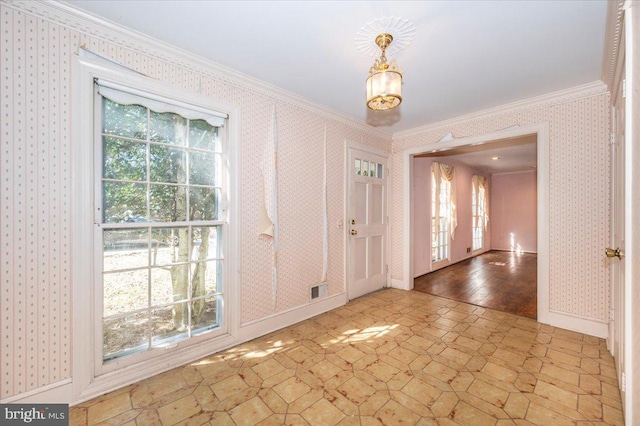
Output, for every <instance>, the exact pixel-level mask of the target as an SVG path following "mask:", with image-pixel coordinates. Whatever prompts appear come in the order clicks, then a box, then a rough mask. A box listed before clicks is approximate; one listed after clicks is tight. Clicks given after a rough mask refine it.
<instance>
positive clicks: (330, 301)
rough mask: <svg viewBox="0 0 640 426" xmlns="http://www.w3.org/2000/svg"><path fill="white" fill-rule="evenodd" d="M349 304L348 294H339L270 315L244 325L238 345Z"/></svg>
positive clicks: (241, 328) (240, 329) (239, 332)
mask: <svg viewBox="0 0 640 426" xmlns="http://www.w3.org/2000/svg"><path fill="white" fill-rule="evenodd" d="M347 302H348V300H347V293H346V292H343V293H338V294H336V295H333V296H328V297H324V298H322V299H319V300H314V301H313V302H309V303H307V304H305V305H302V306H297V307H295V308H292V309H288V310H286V311H282V312H278V313H277V314H273V315H269V316H267V317H265V318H260V319H259V320H255V321H250V322H247V323H245V324H242V325H241V326H240V328H239V330H238V343H242V342H246V341H249V340H252V339H255V338H257V337H260V336H264V335H265V334H269V333H273V332H274V331H276V330H280V329H281V328H284V327H288V326H290V325H293V324H296V323H299V322H301V321H304V320H306V319H309V318H312V317H315V316H317V315H320V314H323V313H325V312H328V311H330V310H332V309H336V308H339V307H340V306H343V305H345V304H346V303H347Z"/></svg>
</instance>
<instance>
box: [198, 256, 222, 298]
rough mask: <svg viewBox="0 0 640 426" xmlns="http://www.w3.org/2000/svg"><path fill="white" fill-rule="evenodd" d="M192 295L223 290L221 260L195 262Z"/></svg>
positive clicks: (203, 294)
mask: <svg viewBox="0 0 640 426" xmlns="http://www.w3.org/2000/svg"><path fill="white" fill-rule="evenodd" d="M191 271H192V272H191V276H192V280H191V289H192V290H191V292H192V293H191V295H192V297H200V296H205V295H209V294H213V293H219V292H221V291H222V286H221V285H219V283H221V281H222V279H221V278H222V264H221V263H220V261H219V260H211V261H208V262H199V263H194V264H193V265H192V267H191Z"/></svg>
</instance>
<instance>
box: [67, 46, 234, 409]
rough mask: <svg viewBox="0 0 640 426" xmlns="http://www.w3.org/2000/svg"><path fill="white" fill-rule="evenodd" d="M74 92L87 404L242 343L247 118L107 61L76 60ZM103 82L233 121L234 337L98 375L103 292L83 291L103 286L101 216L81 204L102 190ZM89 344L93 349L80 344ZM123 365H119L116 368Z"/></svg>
mask: <svg viewBox="0 0 640 426" xmlns="http://www.w3.org/2000/svg"><path fill="white" fill-rule="evenodd" d="M73 75H74V81H73V84H74V86H73V87H74V90H73V102H72V117H73V120H74V125H73V127H72V140H73V144H72V146H73V148H72V160H71V173H72V179H71V182H72V194H73V200H74V203H73V205H72V219H73V220H72V224H71V230H70V231H71V233H72V239H71V241H72V265H71V269H72V271H71V273H72V282H73V300H74V303H73V305H72V317H73V323H72V326H73V332H72V335H73V342H74V344H73V348H72V353H73V362H72V366H73V367H72V368H73V375H72V377H73V394H72V398H71V399H72V401H74V402H79V401H83V400H87V399H90V398H93V397H95V396H98V395H100V394H103V393H105V392H108V391H110V390H114V389H116V388H118V387H120V386H124V385H126V384H129V383H132V382H134V381H138V380H141V379H144V378H146V377H150V376H152V375H155V374H158V373H160V372H162V371H166V370H169V369H171V368H175V367H176V366H179V365H182V364H185V363H187V362H190V361H193V360H195V359H198V358H200V357H203V356H206V355H208V354H211V353H214V352H217V351H219V350H222V349H224V348H227V347H229V346H232V345H233V344H235V343H237V341H238V326H239V322H238V321H239V312H238V310H239V294H238V289H237V287H238V283H239V280H238V273H237V271H238V266H237V264H238V262H239V244H238V241H239V240H238V239H239V229H238V228H239V227H238V223H239V218H240V214H239V205H240V203H239V196H238V194H239V190H238V188H239V180H238V179H239V162H238V155H239V152H240V146H239V143H240V138H239V135H240V131H239V123H240V111H239V109H238V108H237V107H236V106H234V105H231V104H227V103H222V102H217V101H215V100H213V99H211V98H210V97H208V96H205V95H201V94H196V93H193V92H189V91H188V90H185V89H180V88H177V87H173V86H170V85H168V84H166V83H163V82H159V81H156V80H152V79H150V78H147V77H144V76H142V75H140V74H138V73H136V72H134V71H129V70H124V69H121V68H115V67H114V66H113V65H111V64H107V63H105V61H100V60H95V59H90V58H85V57H75V58H74V60H73ZM95 79H105V80H109V81H112V82H115V83H119V84H122V85H124V86H127V87H133V88H137V89H139V90H141V91H143V92H149V93H153V94H157V95H158V96H162V97H166V98H170V99H175V100H177V101H180V102H184V103H187V104H192V105H195V106H200V107H202V108H206V109H211V110H214V111H218V112H221V113H224V114H228V116H229V118H228V121H227V125H226V126H225V127H226V128H227V130H226V133H227V141H229V142H230V143H228V144H227V149H228V150H227V155H226V156H225V157H224V159H223V161H224V162H225V166H226V167H225V172H224V173H225V178H224V179H223V180H225V181H226V182H227V183H228V184H227V193H228V198H227V199H228V204H227V209H228V214H227V220H228V224H227V225H226V231H223V236H222V238H223V244H226V248H225V253H226V255H227V271H226V272H225V279H224V284H225V292H226V293H227V297H226V299H225V302H226V306H225V312H224V320H225V323H226V324H227V327H228V329H227V333H225V334H223V335H221V336H218V337H213V338H211V339H210V338H208V336H206V335H204V336H202V335H201V336H196V337H194V338H192V339H191V341H192V342H193V343H197V341H199V340H206V341H207V342H208V344H207V345H197V344H194V345H189V346H187V347H181V346H180V345H177V346H176V347H172V348H167V349H165V351H166V354H167V355H166V356H162V357H154V358H153V359H150V360H148V361H144V360H142V361H140V362H138V363H136V364H132V365H128V366H124V367H123V368H121V369H118V370H116V371H111V372H108V373H104V374H102V375H100V376H97V375H96V369H95V357H96V351H95V349H96V338H95V334H94V329H93V324H95V323H96V315H101V312H99V313H98V312H95V308H94V305H96V304H94V303H86V301H93V300H95V286H94V285H83V284H85V283H86V281H87V277H91V279H95V276H96V273H97V269H96V262H98V261H99V259H96V257H97V256H96V255H95V253H97V251H96V244H98V241H96V239H95V237H94V231H95V228H96V226H99V222H96V220H95V217H94V209H92V208H89V209H87V206H86V203H83V202H82V201H80V200H92V201H93V200H94V199H95V190H96V187H95V185H96V183H95V182H96V181H97V179H96V175H95V174H96V173H97V172H98V170H97V169H96V168H95V158H96V156H95V155H94V147H95V143H94V142H95V129H96V127H97V126H95V125H94V120H95V117H94V102H95V97H94V96H95V93H94V91H95V87H94V80H95ZM79 342H88V343H89V344H80V343H79ZM116 362H117V361H116Z"/></svg>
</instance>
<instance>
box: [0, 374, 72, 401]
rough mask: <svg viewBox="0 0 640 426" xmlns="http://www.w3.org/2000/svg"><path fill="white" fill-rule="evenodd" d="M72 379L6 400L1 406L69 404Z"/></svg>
mask: <svg viewBox="0 0 640 426" xmlns="http://www.w3.org/2000/svg"><path fill="white" fill-rule="evenodd" d="M71 386H72V382H71V379H66V380H61V381H59V382H55V383H51V384H50V385H46V386H42V387H40V388H36V389H33V390H30V391H27V392H23V393H19V394H17V395H13V396H10V397H8V398H5V399H0V404H69V402H70V401H69V398H70V397H71V393H72V389H71Z"/></svg>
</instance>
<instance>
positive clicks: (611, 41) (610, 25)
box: [600, 0, 624, 93]
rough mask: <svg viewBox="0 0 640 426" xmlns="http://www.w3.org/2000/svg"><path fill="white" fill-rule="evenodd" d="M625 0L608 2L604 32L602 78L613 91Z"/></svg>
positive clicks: (610, 0)
mask: <svg viewBox="0 0 640 426" xmlns="http://www.w3.org/2000/svg"><path fill="white" fill-rule="evenodd" d="M623 6H624V0H609V1H608V2H607V21H606V27H605V32H604V54H603V55H602V71H601V74H600V78H601V79H602V81H603V82H604V83H605V84H606V85H607V88H608V89H609V91H610V92H611V93H614V92H615V91H614V90H613V88H612V85H613V80H614V78H615V73H616V69H617V64H618V56H619V53H620V43H621V41H622V18H623V14H624V10H623Z"/></svg>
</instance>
